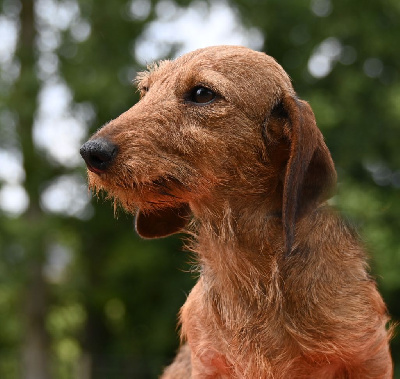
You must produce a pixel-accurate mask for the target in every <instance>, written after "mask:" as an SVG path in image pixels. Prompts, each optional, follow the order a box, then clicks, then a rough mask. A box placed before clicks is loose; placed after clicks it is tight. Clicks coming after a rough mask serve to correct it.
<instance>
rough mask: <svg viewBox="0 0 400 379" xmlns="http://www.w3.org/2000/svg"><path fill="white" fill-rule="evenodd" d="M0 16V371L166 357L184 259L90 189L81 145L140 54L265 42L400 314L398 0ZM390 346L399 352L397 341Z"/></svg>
mask: <svg viewBox="0 0 400 379" xmlns="http://www.w3.org/2000/svg"><path fill="white" fill-rule="evenodd" d="M0 12H1V13H0V378H2V379H14V378H23V379H50V378H55V379H68V378H77V379H103V378H104V379H113V378H120V379H121V378H122V379H124V378H140V379H141V378H144V379H146V378H156V377H157V374H159V373H160V372H161V370H162V367H163V366H165V365H166V364H168V363H169V362H170V360H171V359H172V357H173V355H174V352H175V350H176V348H177V346H178V338H177V333H176V330H175V325H176V314H177V312H178V310H179V308H180V306H181V305H182V304H183V302H184V301H185V298H186V296H187V293H188V291H189V290H190V288H191V286H192V285H193V282H194V280H195V275H194V274H193V273H192V272H191V268H190V266H189V265H188V264H187V263H186V262H187V261H188V260H189V257H188V254H187V253H185V252H184V251H183V249H182V246H181V243H180V241H179V239H178V238H169V239H163V240H162V241H141V240H140V239H139V238H138V237H137V236H136V235H135V233H134V230H133V220H132V217H131V216H128V215H125V214H124V213H120V214H119V217H118V218H114V211H113V208H112V205H111V204H110V203H107V202H103V201H101V200H97V201H96V200H92V199H91V195H90V193H88V190H87V186H86V172H85V168H84V165H83V162H82V160H81V159H80V156H79V147H80V145H81V143H82V142H84V141H85V140H86V138H87V137H88V136H89V135H90V134H91V133H92V132H94V131H95V130H96V129H97V128H99V127H100V126H101V125H103V124H104V123H106V122H107V121H109V120H111V119H112V118H115V117H116V116H118V115H119V114H120V113H121V112H123V111H125V110H126V109H128V108H129V107H131V106H132V105H133V104H134V103H135V102H136V101H137V100H138V94H137V92H136V90H135V88H134V86H133V85H132V80H133V79H134V77H135V75H136V73H137V72H138V71H141V70H143V69H144V68H145V67H146V64H147V63H150V62H151V61H153V60H155V59H162V58H166V57H168V58H173V57H175V56H177V55H180V54H182V53H184V52H187V51H189V50H192V49H195V48H198V47H203V46H207V45H215V44H240V45H246V46H249V47H251V48H253V49H257V50H261V51H266V52H267V53H268V54H270V55H272V56H274V57H275V58H276V59H277V60H278V61H279V62H280V63H281V64H282V65H283V67H284V68H285V69H286V71H287V72H288V73H289V75H290V76H291V77H292V79H293V82H294V86H295V88H296V90H297V92H298V94H299V96H300V97H301V98H303V99H306V100H308V101H309V102H310V103H311V105H312V107H313V109H314V111H315V114H316V118H317V121H318V125H319V127H320V128H321V130H322V131H323V133H324V135H325V138H326V141H327V144H328V146H329V148H330V150H331V152H332V155H333V158H334V160H335V162H336V165H337V170H338V173H339V185H338V193H337V195H336V196H335V198H334V199H333V203H334V204H335V205H336V206H337V207H338V208H339V209H341V210H342V212H343V214H344V217H346V218H347V219H348V220H350V222H351V223H352V224H354V225H356V227H358V228H359V231H360V233H361V235H362V238H363V239H364V241H365V243H366V246H367V249H368V251H369V253H370V256H371V270H372V273H373V275H374V276H375V277H376V278H377V280H378V284H379V289H380V291H381V292H382V294H383V296H384V298H385V300H386V302H387V304H388V307H389V311H390V313H391V315H392V317H393V319H394V320H399V319H400V233H399V230H400V147H399V144H400V81H399V69H400V49H399V48H398V46H399V41H400V2H399V1H398V0H381V1H376V0H352V1H348V0H335V1H333V0H264V1H262V0H229V1H228V0H215V1H205V0H193V1H189V0H160V1H157V0H113V1H106V0H97V1H94V0H0ZM392 350H393V357H394V360H395V362H397V363H400V339H399V338H395V339H394V340H393V344H392ZM396 377H397V378H400V371H399V369H397V376H396Z"/></svg>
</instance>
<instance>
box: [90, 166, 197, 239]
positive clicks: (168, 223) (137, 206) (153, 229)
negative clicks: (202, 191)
mask: <svg viewBox="0 0 400 379" xmlns="http://www.w3.org/2000/svg"><path fill="white" fill-rule="evenodd" d="M89 187H90V188H91V189H92V190H93V191H94V192H96V193H99V192H104V193H106V194H107V195H106V199H111V200H112V199H114V202H115V204H116V207H118V204H119V205H120V206H121V207H122V208H123V209H125V210H126V211H127V212H129V213H131V214H134V215H135V229H136V232H137V233H138V234H139V235H140V236H141V237H143V238H161V237H167V236H169V235H171V234H175V233H179V232H180V231H182V229H184V228H185V226H186V225H187V224H188V222H189V221H190V218H191V210H190V207H189V204H188V199H187V194H189V193H190V192H191V191H190V188H189V187H188V186H187V185H185V184H183V183H182V182H181V181H180V180H179V179H177V178H176V177H174V176H172V175H165V176H159V177H157V178H154V179H152V180H150V181H143V182H142V181H139V180H136V181H131V182H129V183H127V182H125V181H121V180H120V179H115V178H114V175H112V176H111V175H109V174H107V173H104V172H103V173H101V174H98V173H97V172H96V171H93V170H89Z"/></svg>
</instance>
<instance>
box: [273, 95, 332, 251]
mask: <svg viewBox="0 0 400 379" xmlns="http://www.w3.org/2000/svg"><path fill="white" fill-rule="evenodd" d="M278 107H279V112H278V117H277V118H276V117H275V122H274V123H272V125H271V126H272V129H273V130H272V131H269V132H268V131H267V134H271V132H272V134H275V139H276V134H277V133H278V135H279V137H278V138H279V140H280V141H281V142H280V144H278V145H277V146H278V147H277V148H275V149H274V155H276V154H277V157H278V158H277V157H275V158H274V157H272V162H273V164H274V159H275V160H278V163H279V164H280V165H281V163H282V162H287V163H286V166H284V164H282V168H283V178H282V181H283V194H282V223H283V231H284V241H285V250H286V254H287V255H290V254H291V252H292V245H293V240H294V230H295V223H296V221H297V220H298V219H299V218H301V217H302V216H303V215H304V214H305V213H307V212H309V211H311V210H312V209H313V208H315V207H316V206H317V205H318V204H319V203H321V202H323V201H324V200H326V199H328V198H329V197H330V196H331V193H332V189H333V188H334V186H335V183H336V170H335V166H334V163H333V161H332V158H331V155H330V153H329V150H328V148H327V146H326V144H325V142H324V139H323V136H322V133H321V132H320V130H319V129H318V127H317V124H316V121H315V117H314V113H313V111H312V110H311V107H310V106H309V104H308V103H307V102H305V101H302V100H299V99H297V98H296V97H294V96H291V95H286V96H284V97H283V99H282V101H281V103H280V104H279V105H278ZM276 120H278V124H279V129H280V130H279V131H278V130H277V128H276V127H277V125H278V124H277V121H276ZM269 127H270V124H269V123H268V125H267V128H269ZM267 138H268V136H267ZM282 141H283V142H282ZM283 157H284V158H283Z"/></svg>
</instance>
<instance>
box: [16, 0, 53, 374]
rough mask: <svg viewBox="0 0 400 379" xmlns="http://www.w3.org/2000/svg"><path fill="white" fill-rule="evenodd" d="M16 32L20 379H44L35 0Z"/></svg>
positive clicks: (42, 166) (26, 0) (42, 167)
mask: <svg viewBox="0 0 400 379" xmlns="http://www.w3.org/2000/svg"><path fill="white" fill-rule="evenodd" d="M21 6H22V9H21V15H20V21H21V30H20V38H19V41H18V46H17V51H16V57H17V59H18V60H19V62H20V67H21V71H20V76H19V78H18V79H17V81H16V82H15V84H14V88H13V90H12V96H11V106H10V108H11V109H12V110H13V111H14V112H15V113H16V114H18V135H19V138H20V145H21V152H22V155H23V160H24V169H25V174H26V179H25V183H24V184H25V188H26V190H27V192H28V194H29V198H30V203H29V207H28V209H27V211H26V212H25V214H24V215H22V216H21V221H22V222H21V227H22V228H23V229H24V230H23V231H22V233H21V234H22V235H24V238H23V239H21V240H20V241H19V243H20V244H21V245H22V246H23V248H24V251H25V254H26V262H25V265H26V270H25V274H26V278H27V280H26V291H25V293H24V297H23V298H22V302H23V307H22V309H23V316H22V317H23V319H22V320H23V322H24V340H23V341H22V343H23V346H22V366H23V367H22V378H23V379H49V378H50V370H49V354H48V352H49V348H48V347H49V338H48V333H47V330H46V327H45V324H46V314H47V283H46V281H45V279H44V277H43V265H44V262H45V249H46V240H47V238H46V236H47V234H48V231H47V229H46V227H45V224H46V222H45V221H46V216H45V215H44V214H43V211H42V210H41V208H40V187H41V182H42V175H43V174H42V173H43V172H46V169H47V166H48V163H47V162H46V161H45V159H44V158H42V157H41V156H40V154H39V152H38V151H37V150H36V148H35V144H34V141H33V123H34V115H35V111H36V108H37V98H38V93H39V90H40V82H39V80H38V78H37V75H36V71H35V50H36V48H35V39H36V29H35V16H34V0H23V1H21Z"/></svg>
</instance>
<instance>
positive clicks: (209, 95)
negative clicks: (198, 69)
mask: <svg viewBox="0 0 400 379" xmlns="http://www.w3.org/2000/svg"><path fill="white" fill-rule="evenodd" d="M216 96H217V95H216V94H215V92H214V91H211V90H210V89H208V88H206V87H195V88H194V89H193V90H192V92H191V93H190V96H189V100H190V101H191V102H193V103H197V104H208V103H211V102H212V101H213V100H214V99H215V98H216Z"/></svg>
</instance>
